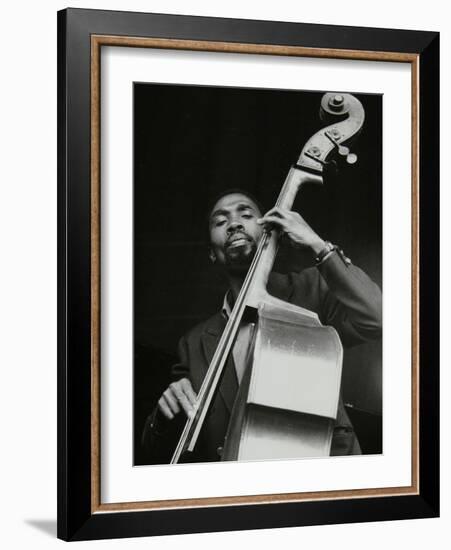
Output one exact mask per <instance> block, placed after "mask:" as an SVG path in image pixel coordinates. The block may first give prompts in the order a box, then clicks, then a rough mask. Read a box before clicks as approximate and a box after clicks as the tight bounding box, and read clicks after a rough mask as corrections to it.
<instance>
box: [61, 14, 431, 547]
mask: <svg viewBox="0 0 451 550" xmlns="http://www.w3.org/2000/svg"><path fill="white" fill-rule="evenodd" d="M438 48H439V36H438V34H437V33H432V32H422V31H421V32H420V31H404V30H403V31H401V30H387V29H370V28H355V27H333V26H326V25H311V24H308V25H307V24H301V23H296V24H293V23H280V22H279V23H275V22H269V21H250V20H232V19H218V18H204V17H191V16H171V15H156V14H144V13H130V12H109V11H98V10H79V9H68V10H64V11H62V12H60V13H59V14H58V71H59V79H58V86H59V102H58V117H59V125H58V131H59V135H58V146H59V152H58V162H59V165H58V171H59V172H58V178H59V371H58V377H59V381H58V399H59V411H58V414H59V416H58V422H59V424H58V435H59V444H58V452H59V457H58V467H59V475H58V480H59V489H58V536H59V537H60V538H63V539H65V540H84V539H96V538H108V537H110V538H111V537H130V536H146V535H158V534H170V533H174V534H175V533H190V532H191V533H192V532H205V531H220V530H237V529H254V528H271V527H284V526H297V525H311V524H327V523H343V522H359V521H376V520H386V519H402V518H421V517H433V516H436V515H438V502H439V497H438V479H439V472H438V410H439V405H438V284H437V279H438V220H437V212H438V208H437V205H438V121H439V113H438V59H439V49H438Z"/></svg>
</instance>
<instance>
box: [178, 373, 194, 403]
mask: <svg viewBox="0 0 451 550" xmlns="http://www.w3.org/2000/svg"><path fill="white" fill-rule="evenodd" d="M180 385H181V386H182V390H183V393H184V394H185V395H186V397H187V398H188V401H189V402H190V403H191V405H192V406H193V407H195V406H196V403H197V395H196V392H195V391H194V390H193V386H192V385H191V382H190V381H189V380H188V378H182V380H180Z"/></svg>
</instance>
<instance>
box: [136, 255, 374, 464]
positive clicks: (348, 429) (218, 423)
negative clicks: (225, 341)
mask: <svg viewBox="0 0 451 550" xmlns="http://www.w3.org/2000/svg"><path fill="white" fill-rule="evenodd" d="M268 291H269V293H270V294H272V295H274V296H276V297H277V298H281V299H282V300H285V301H287V302H290V303H293V304H296V305H299V306H302V307H304V308H306V309H309V310H311V311H315V312H316V313H317V314H318V316H319V318H320V320H321V322H322V323H323V324H324V325H331V326H333V327H334V328H335V329H336V330H337V332H338V334H339V336H340V338H341V341H342V343H343V345H344V346H352V345H356V344H359V343H362V342H366V341H368V340H372V339H379V338H380V337H381V334H382V299H381V292H380V290H379V288H378V286H377V285H376V284H375V283H373V282H372V281H371V279H370V278H369V277H368V276H367V275H365V273H364V272H363V271H362V270H361V269H359V268H358V267H356V266H354V265H352V264H347V263H346V262H345V261H344V258H343V257H342V256H341V255H340V254H338V253H337V252H334V253H333V254H332V255H331V256H330V257H329V258H327V260H326V261H324V262H323V263H322V264H321V265H320V266H318V268H316V267H314V268H309V269H305V270H304V271H302V272H301V273H290V274H287V275H282V274H279V273H273V274H272V275H271V277H270V281H269V284H268ZM225 324H226V318H225V317H224V315H223V313H222V312H218V313H217V314H216V315H214V316H213V317H211V318H210V319H208V320H207V321H205V322H203V323H200V324H199V325H197V326H196V327H194V328H193V329H192V330H190V331H189V332H188V333H187V334H186V335H185V336H184V337H183V338H182V339H181V340H180V344H179V356H180V362H179V363H178V364H176V365H175V366H174V367H173V369H172V379H173V380H178V379H180V378H183V377H187V378H189V379H190V380H191V383H192V385H193V388H194V390H195V391H196V392H198V391H199V388H200V386H201V384H202V381H203V379H204V376H205V373H206V371H207V369H208V366H209V364H210V361H211V359H212V357H213V354H214V352H215V350H216V346H217V344H218V341H219V338H220V337H221V334H222V331H223V329H224V327H225ZM237 389H238V382H237V378H236V373H235V368H234V365H233V358H232V354H230V357H229V359H228V364H227V365H226V367H225V373H224V377H223V380H222V382H221V385H220V388H219V392H218V395H217V397H216V399H215V402H214V404H213V406H212V408H211V411H210V413H209V415H208V417H207V419H206V421H205V424H204V427H203V429H202V432H201V435H200V436H199V440H198V443H197V446H196V447H197V450H196V453H195V455H194V456H193V457H192V460H193V461H196V462H197V461H202V462H205V461H217V460H220V453H221V449H222V446H223V443H224V437H225V434H226V431H227V426H228V423H229V419H230V413H231V410H232V407H233V403H234V399H235V395H236V392H237ZM179 416H180V417H181V416H182V415H179ZM181 423H183V419H181V421H179V422H174V421H171V422H167V421H166V422H165V421H164V419H163V418H161V417H160V415H159V414H158V412H157V410H155V411H154V412H153V414H152V415H150V417H149V418H148V419H147V422H146V424H145V427H144V432H143V437H142V443H143V445H144V447H145V448H146V449H147V451H148V452H149V453H150V456H151V459H152V461H154V462H155V461H156V462H158V460H159V459H160V460H161V461H162V462H163V461H167V460H168V459H170V456H171V454H172V451H173V450H174V448H175V445H176V442H177V437H178V435H179V432H180V427H181V426H180V424H181ZM177 424H179V425H177ZM331 454H333V455H346V454H360V447H359V444H358V441H357V438H356V436H355V434H354V430H353V428H352V424H351V422H350V420H349V418H348V415H347V413H346V411H345V408H344V405H343V401H342V399H341V398H340V402H339V407H338V415H337V420H336V422H335V428H334V435H333V439H332V449H331Z"/></svg>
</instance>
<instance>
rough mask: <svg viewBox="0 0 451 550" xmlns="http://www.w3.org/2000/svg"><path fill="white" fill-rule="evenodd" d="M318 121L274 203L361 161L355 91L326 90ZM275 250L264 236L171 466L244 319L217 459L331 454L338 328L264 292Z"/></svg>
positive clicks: (286, 201) (200, 419)
mask: <svg viewBox="0 0 451 550" xmlns="http://www.w3.org/2000/svg"><path fill="white" fill-rule="evenodd" d="M320 117H321V119H322V120H323V121H325V122H326V124H327V125H326V126H325V127H323V128H322V129H321V130H319V131H318V132H316V133H315V134H314V135H313V136H312V137H311V138H310V139H309V140H308V141H307V143H306V144H305V145H304V147H303V148H302V151H301V154H300V156H299V158H298V160H297V162H296V163H295V164H294V165H293V166H292V167H291V168H290V170H289V172H288V175H287V177H286V179H285V182H284V184H283V186H282V189H281V191H280V194H279V197H278V199H277V202H276V206H279V207H281V208H284V209H291V207H292V205H293V202H294V199H295V197H296V195H297V193H298V192H299V190H300V189H301V187H302V186H303V185H305V184H316V185H322V184H323V176H324V171H325V167H326V166H328V164H329V163H330V162H331V158H332V157H333V156H334V154H335V155H336V156H338V157H339V158H340V157H341V158H343V159H345V160H346V162H348V163H349V164H354V163H355V162H356V161H357V156H356V155H355V154H354V153H351V152H350V150H349V147H348V146H347V145H345V144H346V143H348V142H349V141H350V140H351V139H352V138H355V136H357V135H358V133H359V132H360V130H361V128H362V126H363V123H364V119H365V112H364V109H363V107H362V105H361V103H360V101H359V100H358V99H357V98H356V97H354V96H353V95H351V94H346V93H326V94H324V96H323V97H322V99H321V106H320ZM332 162H333V161H332ZM277 248H278V234H277V231H276V230H272V231H264V232H263V234H262V237H261V239H260V241H259V243H258V246H257V250H256V252H255V255H254V258H253V260H252V263H251V265H250V267H249V270H248V272H247V275H246V277H245V279H244V282H243V284H242V287H241V290H240V292H239V295H238V297H237V299H236V301H235V304H234V307H233V310H232V312H231V314H230V317H229V320H228V322H227V325H226V327H225V329H224V332H223V334H222V336H221V339H220V341H219V343H218V346H217V348H216V351H215V354H214V356H213V358H212V361H211V363H210V366H209V368H208V371H207V373H206V375H205V378H204V381H203V383H202V386H201V388H200V390H199V392H198V395H197V400H196V404H195V407H194V410H195V412H194V414H193V415H192V416H191V417H189V418H188V419H187V420H186V423H185V426H184V429H183V431H182V434H181V437H180V439H179V442H178V444H177V447H176V449H175V452H174V454H173V457H172V459H171V464H174V463H177V462H179V461H180V459H181V458H182V457H183V456H184V455H185V454H186V453H191V452H193V451H194V449H195V445H196V442H197V439H198V437H199V434H200V431H201V429H202V425H203V423H204V420H205V418H206V416H207V414H208V412H209V409H210V407H211V405H212V403H213V400H214V398H215V396H216V393H217V390H218V388H219V384H220V382H221V379H222V376H223V373H224V368H225V365H226V361H227V358H228V356H229V354H230V353H231V351H232V349H233V345H234V343H235V339H236V336H237V333H238V330H239V327H240V323H241V320H242V319H243V316H244V315H246V317H247V318H252V319H253V321H254V322H253V330H252V336H251V345H250V346H249V351H248V354H247V358H246V368H245V372H244V375H243V378H242V380H241V384H240V387H239V390H238V393H237V397H236V399H235V404H234V407H233V410H232V414H231V418H230V422H229V427H228V431H227V435H226V439H225V443H224V449H223V454H222V460H261V459H273V458H300V457H319V456H328V455H329V454H330V447H331V441H332V434H333V425H334V421H335V419H336V416H337V409H338V401H339V395H340V385H341V370H342V359H343V349H342V345H341V342H340V339H339V337H338V334H337V333H336V331H335V329H334V328H332V327H329V326H323V325H322V324H321V322H320V320H319V318H318V316H317V314H316V313H314V312H312V311H309V310H307V309H304V308H302V307H299V306H296V305H293V304H289V303H287V302H285V301H283V300H279V299H278V298H275V297H274V296H271V295H270V294H269V293H268V291H267V288H266V287H267V283H268V278H269V274H270V272H271V269H272V266H273V263H274V260H275V257H276V254H277Z"/></svg>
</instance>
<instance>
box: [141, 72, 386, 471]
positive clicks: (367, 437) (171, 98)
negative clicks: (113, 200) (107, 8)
mask: <svg viewBox="0 0 451 550" xmlns="http://www.w3.org/2000/svg"><path fill="white" fill-rule="evenodd" d="M342 91H343V90H342ZM323 93H324V92H304V91H286V90H283V91H281V90H258V89H249V88H246V89H238V88H222V87H221V88H220V87H202V86H180V85H162V84H147V83H146V84H144V83H135V85H134V343H135V360H134V440H135V445H134V463H135V464H145V463H147V460H146V457H145V456H144V454H143V453H142V450H141V448H140V436H141V431H142V428H143V424H144V421H145V418H146V417H147V415H148V414H149V413H150V412H151V411H152V409H153V408H154V406H155V405H156V402H157V400H158V398H159V396H160V395H161V393H162V391H163V390H164V389H165V388H166V386H167V384H168V380H169V369H170V367H171V365H172V364H173V363H174V362H175V361H176V360H177V343H178V340H179V338H180V337H181V336H182V335H183V334H184V333H185V332H186V331H187V330H188V329H190V328H191V327H193V326H194V325H195V324H197V323H198V322H200V321H202V320H204V319H206V318H207V317H209V316H211V315H212V314H214V313H215V312H216V311H217V310H218V309H219V308H220V306H221V304H222V300H223V297H224V293H225V290H226V288H227V286H226V282H225V279H224V278H223V277H222V276H221V273H220V272H219V271H218V270H217V269H216V268H215V267H214V266H212V265H211V264H210V262H209V260H208V241H207V224H206V215H207V209H208V206H209V204H210V202H211V200H212V199H213V198H214V197H215V196H216V195H217V194H218V193H219V192H220V191H222V190H224V189H227V188H230V187H240V188H244V189H247V190H249V191H251V192H253V193H254V194H255V195H256V196H257V197H258V198H259V199H260V201H261V202H262V204H263V206H264V208H265V209H269V208H270V207H271V206H273V205H274V203H275V201H276V199H277V196H278V193H279V191H280V188H281V186H282V183H283V181H284V179H285V177H286V174H287V172H288V170H289V168H290V166H291V165H292V164H293V163H294V162H296V160H297V159H298V157H299V154H300V152H301V150H302V147H303V145H304V144H305V142H306V141H307V140H308V139H309V138H310V137H311V136H312V135H313V134H314V133H315V132H317V131H318V130H319V129H320V128H321V126H322V123H321V121H320V119H319V106H320V101H321V97H322V95H323ZM356 95H357V97H358V98H359V99H360V101H361V102H362V104H363V106H364V109H365V115H366V120H365V124H364V127H363V130H362V132H361V134H360V136H359V138H358V140H357V141H356V142H355V144H354V145H353V146H352V147H351V150H352V151H353V152H355V153H357V154H358V157H359V160H358V163H357V164H356V165H353V166H349V165H346V164H344V165H342V164H340V165H339V166H338V168H339V170H338V173H336V174H335V173H333V172H331V173H329V174H328V176H327V177H325V178H324V182H325V185H324V186H322V187H318V186H310V187H308V186H306V187H304V188H303V189H302V190H301V192H300V193H299V195H298V197H297V199H296V201H295V204H294V208H293V209H295V210H298V211H299V212H300V213H301V214H302V215H303V216H304V218H305V219H306V220H307V222H308V223H309V224H310V225H311V226H312V227H313V228H314V229H315V230H316V231H317V233H319V235H320V236H321V237H323V238H324V239H327V240H330V241H332V242H334V243H336V244H339V245H340V246H341V247H342V248H343V249H344V251H345V253H346V255H347V256H349V257H350V258H351V259H352V261H353V263H355V264H356V265H358V266H359V267H361V268H362V269H363V270H364V271H366V273H368V275H370V276H371V277H372V278H373V280H375V281H376V282H377V283H378V284H379V285H381V282H382V248H381V247H382V97H381V96H379V95H362V94H356ZM323 125H324V124H323ZM312 263H313V262H312V258H311V255H310V254H309V253H307V252H300V251H299V250H296V251H294V250H292V249H289V248H283V249H281V251H280V252H279V256H278V258H277V261H276V265H275V270H277V271H279V272H286V271H291V270H301V269H302V268H304V267H308V266H310V265H312ZM381 350H382V344H381V342H377V343H369V344H364V345H361V346H357V347H355V348H352V349H349V350H345V361H344V371H343V383H342V390H343V397H344V400H345V403H349V405H350V408H349V409H348V412H349V414H350V416H351V420H352V421H353V423H354V426H355V429H356V431H357V433H358V436H359V439H360V443H361V445H362V449H363V452H366V453H375V452H381V437H382V432H381V413H382V369H381V360H382V351H381Z"/></svg>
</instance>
